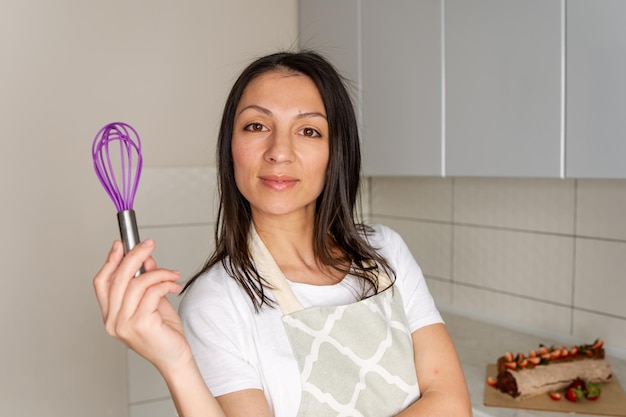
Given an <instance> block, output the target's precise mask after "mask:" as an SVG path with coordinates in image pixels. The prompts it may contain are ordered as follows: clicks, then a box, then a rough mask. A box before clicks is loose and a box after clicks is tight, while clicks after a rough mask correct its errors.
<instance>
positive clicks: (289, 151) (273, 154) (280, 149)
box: [265, 130, 294, 163]
mask: <svg viewBox="0 0 626 417" xmlns="http://www.w3.org/2000/svg"><path fill="white" fill-rule="evenodd" d="M293 155H294V152H293V142H292V139H291V137H290V135H289V134H288V133H287V132H282V131H279V130H275V131H274V132H272V133H271V135H270V136H269V137H268V144H267V149H266V150H265V160H266V161H268V162H271V163H280V162H290V161H292V160H293Z"/></svg>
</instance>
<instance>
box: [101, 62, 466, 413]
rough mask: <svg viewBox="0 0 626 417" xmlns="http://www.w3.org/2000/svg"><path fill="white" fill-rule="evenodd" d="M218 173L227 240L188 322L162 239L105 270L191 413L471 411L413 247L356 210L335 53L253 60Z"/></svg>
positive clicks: (229, 111) (130, 320)
mask: <svg viewBox="0 0 626 417" xmlns="http://www.w3.org/2000/svg"><path fill="white" fill-rule="evenodd" d="M218 171H219V188H220V210H219V215H218V229H217V231H216V249H215V252H214V253H213V254H212V256H211V257H210V258H209V260H208V261H207V263H206V265H205V267H204V268H203V269H202V271H200V272H199V273H198V274H197V275H196V276H195V277H194V278H192V280H191V281H190V282H189V283H187V285H186V286H185V291H186V292H185V298H184V299H183V301H182V304H181V309H180V314H181V317H182V320H181V319H180V318H179V316H178V315H177V314H176V312H175V311H174V310H173V308H172V306H171V305H170V304H169V303H168V301H167V299H166V298H165V295H166V294H168V293H173V292H177V291H179V290H180V288H181V287H180V286H179V284H178V283H177V282H176V281H177V279H178V278H179V277H178V273H176V272H175V271H169V270H164V269H158V268H157V267H156V265H155V263H154V261H153V260H152V258H151V257H150V254H151V253H152V250H153V248H154V242H152V241H150V240H148V241H145V242H143V243H142V244H140V245H138V246H137V247H136V248H134V249H133V250H132V251H130V252H129V253H128V254H127V255H126V256H123V251H122V249H121V246H120V243H119V242H116V243H115V244H114V246H113V249H112V250H111V253H110V254H109V257H108V259H107V262H106V263H105V265H104V266H103V268H102V269H101V271H100V272H99V273H98V275H97V276H96V277H95V279H94V286H95V289H96V294H97V297H98V301H99V303H100V305H101V308H102V311H103V316H104V321H105V325H106V328H107V331H108V332H109V333H110V334H111V335H113V336H115V337H117V338H119V339H121V340H122V341H123V342H124V343H126V344H127V345H128V346H129V347H131V348H132V349H134V350H136V351H137V352H138V353H139V354H141V355H142V356H144V357H145V358H146V359H148V360H149V361H150V362H152V363H153V364H154V365H155V366H156V368H157V369H158V370H159V372H160V373H161V374H162V375H163V377H164V378H165V381H166V383H167V384H168V387H169V389H170V391H171V393H172V397H173V399H174V402H175V404H176V407H177V409H178V411H179V414H180V415H181V416H185V417H190V416H196V415H197V416H213V415H215V416H222V415H226V416H229V417H230V416H246V417H249V416H288V417H293V416H296V415H297V416H315V417H322V416H336V415H345V416H361V415H362V416H391V415H398V416H412V415H428V416H470V415H471V406H470V402H469V396H468V392H467V388H466V385H465V380H464V377H463V373H462V370H461V366H460V364H459V361H458V358H457V356H456V352H455V350H454V346H453V344H452V342H451V340H450V337H449V335H448V333H447V331H446V328H445V326H444V324H443V322H442V320H441V317H440V315H439V313H438V311H437V310H436V308H435V306H434V303H433V300H432V297H431V296H430V294H429V292H428V289H427V287H426V283H425V281H424V278H423V276H422V273H421V271H420V269H419V267H418V265H417V264H416V263H415V261H414V259H413V258H412V256H411V255H410V253H409V251H408V249H407V247H406V245H405V244H404V242H403V241H402V240H401V238H400V237H399V236H398V235H397V234H396V233H394V232H393V231H391V230H390V229H388V228H385V227H383V226H375V227H367V226H364V225H358V224H355V221H354V209H355V206H356V200H357V196H358V182H359V175H360V153H359V138H358V132H357V123H356V118H355V115H354V110H353V107H352V104H351V102H350V98H349V95H348V93H347V91H346V89H345V87H344V85H343V83H342V80H341V78H340V77H339V76H338V74H337V72H336V71H335V69H334V68H333V67H332V66H331V65H330V64H329V63H328V62H327V61H325V60H324V59H323V58H322V57H320V56H319V55H317V54H315V53H312V52H300V53H278V54H273V55H269V56H266V57H263V58H260V59H258V60H256V61H255V62H253V63H252V64H251V65H250V66H249V67H248V68H246V69H245V70H244V71H243V73H242V74H241V76H240V77H239V78H238V80H237V81H236V83H235V85H234V86H233V89H232V90H231V93H230V95H229V97H228V100H227V102H226V106H225V109H224V114H223V118H222V124H221V129H220V134H219V140H218ZM142 263H143V264H145V269H146V271H147V272H146V273H145V274H143V275H141V276H140V277H138V278H134V279H133V278H132V276H133V275H134V271H136V270H137V269H138V268H139V266H140V265H142ZM183 328H184V331H183Z"/></svg>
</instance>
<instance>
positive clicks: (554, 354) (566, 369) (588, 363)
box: [487, 340, 612, 399]
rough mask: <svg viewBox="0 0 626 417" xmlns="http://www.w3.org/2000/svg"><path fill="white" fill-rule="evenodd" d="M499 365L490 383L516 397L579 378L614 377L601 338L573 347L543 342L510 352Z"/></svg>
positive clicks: (596, 380) (560, 386) (560, 387)
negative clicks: (523, 350) (532, 347)
mask: <svg viewBox="0 0 626 417" xmlns="http://www.w3.org/2000/svg"><path fill="white" fill-rule="evenodd" d="M497 368H498V376H497V378H496V379H493V378H489V379H488V381H487V383H488V384H489V385H491V386H494V387H496V388H497V389H498V390H500V391H502V392H503V393H505V394H509V395H511V396H512V397H514V398H515V399H524V398H528V397H532V396H535V395H539V394H546V393H551V392H556V391H559V390H563V389H565V388H567V387H568V386H569V385H570V384H571V382H572V381H573V380H576V379H581V380H584V381H588V382H591V383H604V382H609V381H610V380H611V377H612V372H611V366H610V365H609V363H608V362H607V361H606V360H605V359H604V348H603V342H602V341H601V340H596V341H595V342H594V343H592V344H585V345H580V346H572V347H571V348H567V347H564V346H560V347H557V346H550V347H548V346H544V345H541V346H540V347H539V349H538V350H531V351H530V352H529V353H528V354H524V353H518V354H516V355H515V354H513V353H512V352H507V353H506V354H504V355H503V356H501V357H500V358H499V359H498V363H497Z"/></svg>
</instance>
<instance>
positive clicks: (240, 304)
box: [179, 263, 249, 314]
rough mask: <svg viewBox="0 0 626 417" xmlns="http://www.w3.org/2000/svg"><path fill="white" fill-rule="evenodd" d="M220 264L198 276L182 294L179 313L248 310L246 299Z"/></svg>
mask: <svg viewBox="0 0 626 417" xmlns="http://www.w3.org/2000/svg"><path fill="white" fill-rule="evenodd" d="M242 292H243V290H242V289H241V288H240V286H239V285H238V284H237V282H236V281H235V280H234V279H233V278H232V277H231V276H230V275H228V273H227V272H226V270H225V269H224V267H223V266H222V264H221V263H218V264H215V265H213V266H212V267H211V268H210V269H208V270H207V271H205V272H203V273H202V274H200V275H199V276H198V277H197V278H195V280H194V281H193V283H192V284H191V285H189V287H188V288H187V289H186V290H185V292H184V293H183V297H182V300H181V303H180V307H179V309H180V312H181V314H185V313H187V312H189V311H191V310H207V311H208V310H230V309H237V308H248V305H247V304H248V303H247V302H246V300H249V299H248V297H245V296H243V294H242Z"/></svg>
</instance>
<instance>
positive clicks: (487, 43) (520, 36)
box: [445, 0, 563, 177]
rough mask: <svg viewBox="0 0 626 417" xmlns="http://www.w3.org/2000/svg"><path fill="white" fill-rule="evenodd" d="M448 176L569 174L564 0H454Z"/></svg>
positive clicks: (448, 69) (449, 23) (449, 39)
mask: <svg viewBox="0 0 626 417" xmlns="http://www.w3.org/2000/svg"><path fill="white" fill-rule="evenodd" d="M445 4H446V8H445V82H446V96H445V108H446V114H445V118H446V132H445V148H446V170H445V171H446V175H449V176H487V177H559V176H561V175H562V165H563V164H562V122H561V121H562V94H563V92H562V87H561V76H562V53H561V50H562V12H563V11H562V7H561V1H560V0H523V1H522V0H472V1H467V0H446V2H445Z"/></svg>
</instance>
